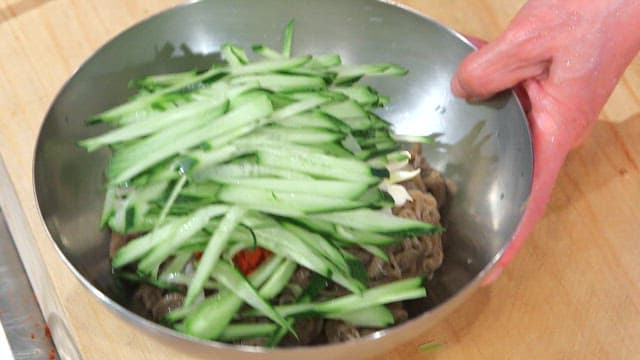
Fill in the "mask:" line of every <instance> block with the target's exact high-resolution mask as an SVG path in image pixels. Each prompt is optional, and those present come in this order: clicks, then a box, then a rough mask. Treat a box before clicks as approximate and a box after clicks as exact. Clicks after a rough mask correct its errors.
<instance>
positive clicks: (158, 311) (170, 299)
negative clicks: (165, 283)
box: [151, 292, 184, 321]
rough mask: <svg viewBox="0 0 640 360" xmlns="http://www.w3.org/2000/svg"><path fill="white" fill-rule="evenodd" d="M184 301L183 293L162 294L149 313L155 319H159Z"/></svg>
mask: <svg viewBox="0 0 640 360" xmlns="http://www.w3.org/2000/svg"><path fill="white" fill-rule="evenodd" d="M183 303H184V295H182V294H180V293H176V292H170V293H167V294H165V295H164V296H162V298H161V299H160V300H159V301H158V302H156V303H155V304H154V305H153V307H152V308H151V315H152V316H153V319H154V320H155V321H160V320H162V318H163V317H164V316H165V315H166V314H167V313H168V312H169V311H171V310H175V309H177V308H179V307H181V306H182V304H183Z"/></svg>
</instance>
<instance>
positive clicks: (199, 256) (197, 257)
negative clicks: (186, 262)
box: [193, 251, 202, 260]
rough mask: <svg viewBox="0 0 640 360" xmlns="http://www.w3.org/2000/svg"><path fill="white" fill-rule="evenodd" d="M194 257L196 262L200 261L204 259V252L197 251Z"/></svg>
mask: <svg viewBox="0 0 640 360" xmlns="http://www.w3.org/2000/svg"><path fill="white" fill-rule="evenodd" d="M193 257H194V258H195V259H196V260H200V259H201V258H202V251H196V252H194V253H193Z"/></svg>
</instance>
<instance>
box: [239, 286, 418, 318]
mask: <svg viewBox="0 0 640 360" xmlns="http://www.w3.org/2000/svg"><path fill="white" fill-rule="evenodd" d="M422 282H423V280H422V278H421V277H414V278H409V279H404V280H398V281H394V282H391V283H387V284H384V285H380V286H377V287H374V288H371V289H368V290H365V291H364V292H363V293H362V294H350V295H345V296H341V297H337V298H334V299H331V300H327V301H322V302H312V303H302V304H301V303H297V304H292V305H281V306H276V307H275V311H277V312H278V313H279V314H281V315H282V316H297V315H303V314H316V315H320V316H327V315H334V314H344V313H347V312H352V311H357V310H361V309H364V308H368V307H371V306H376V305H383V304H388V303H392V302H398V301H404V300H412V299H418V298H422V297H425V296H426V295H427V292H426V290H425V289H424V287H422ZM254 314H256V312H255V311H247V312H246V313H245V315H247V316H251V315H254Z"/></svg>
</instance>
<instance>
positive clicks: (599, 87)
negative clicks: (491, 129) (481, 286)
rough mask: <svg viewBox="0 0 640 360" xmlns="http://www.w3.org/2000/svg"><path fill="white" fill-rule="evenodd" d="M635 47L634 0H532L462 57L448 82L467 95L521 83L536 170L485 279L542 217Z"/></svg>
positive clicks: (639, 40) (638, 17) (639, 24)
mask: <svg viewBox="0 0 640 360" xmlns="http://www.w3.org/2000/svg"><path fill="white" fill-rule="evenodd" d="M639 49H640V0H530V1H529V2H527V3H526V4H525V6H524V7H523V8H522V9H521V10H520V12H519V13H518V14H517V15H516V17H515V18H514V19H513V21H512V22H511V24H510V25H509V27H508V28H507V29H506V31H505V32H504V33H502V34H501V35H500V36H499V37H498V38H497V39H495V40H494V41H492V42H490V43H488V44H486V45H484V46H482V47H481V48H480V49H479V50H478V51H476V52H474V53H472V54H470V55H469V56H468V57H467V58H465V59H464V60H463V62H462V63H461V64H460V67H459V68H458V71H457V73H456V74H455V76H454V78H453V80H452V83H451V87H452V90H453V92H454V94H456V95H458V96H461V97H465V98H467V99H469V100H481V99H485V98H488V97H490V96H492V95H493V94H495V93H496V92H499V91H501V90H505V89H508V88H511V87H515V86H518V85H522V88H523V89H524V92H525V93H526V97H528V99H525V104H524V105H525V107H526V109H525V110H526V111H527V115H528V117H529V125H530V127H531V132H532V136H533V151H534V172H533V186H532V191H531V197H530V198H529V201H528V203H527V208H526V209H525V213H524V217H523V219H522V221H521V222H520V224H519V225H518V228H517V230H516V233H515V235H514V238H513V241H512V242H511V244H510V245H509V247H508V248H507V250H506V251H505V254H504V256H503V257H502V258H501V259H500V261H499V263H498V264H497V266H496V267H495V268H494V270H493V271H492V273H491V274H490V275H489V276H488V277H487V278H486V279H487V280H486V282H485V283H490V282H492V281H493V280H495V279H496V278H497V277H498V275H499V274H500V273H501V271H502V269H503V268H504V267H505V266H506V265H507V264H508V263H509V262H510V261H511V260H512V259H513V257H514V255H515V254H516V252H517V251H518V250H519V249H520V247H521V246H522V243H523V242H524V239H525V238H526V237H527V236H528V235H529V234H530V233H531V231H532V230H533V227H534V225H535V224H536V222H537V221H538V220H539V219H540V218H541V217H542V214H543V212H544V208H545V206H546V204H547V203H548V201H549V197H550V195H551V191H552V189H553V185H554V183H555V181H556V178H557V175H558V172H559V171H560V168H561V166H562V164H563V163H564V160H565V158H566V155H567V153H568V152H569V151H570V150H571V149H572V148H573V147H575V146H577V145H578V144H579V143H580V142H581V141H582V140H583V139H584V138H585V137H586V135H587V134H588V133H589V130H590V129H591V127H592V125H593V123H594V122H595V121H596V119H597V118H598V115H599V113H600V111H601V110H602V108H603V106H604V104H605V102H606V101H607V99H608V98H609V96H610V95H611V92H612V91H613V89H614V87H615V85H616V84H617V82H618V80H619V79H620V77H621V76H622V74H623V72H624V70H625V69H626V67H627V66H628V65H629V63H630V62H631V61H632V60H633V58H634V56H635V55H636V54H637V52H638V50H639Z"/></svg>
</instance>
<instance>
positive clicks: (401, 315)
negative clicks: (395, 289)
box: [387, 302, 409, 324]
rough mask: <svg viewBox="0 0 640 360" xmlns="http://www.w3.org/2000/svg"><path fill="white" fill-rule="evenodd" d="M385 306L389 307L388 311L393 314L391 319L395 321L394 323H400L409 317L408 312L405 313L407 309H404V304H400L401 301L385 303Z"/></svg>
mask: <svg viewBox="0 0 640 360" xmlns="http://www.w3.org/2000/svg"><path fill="white" fill-rule="evenodd" d="M387 308H388V309H389V311H391V314H392V315H393V320H394V321H395V323H396V324H400V323H402V322H404V321H407V319H409V313H407V310H405V309H404V306H403V305H402V303H399V302H397V303H391V304H389V305H387Z"/></svg>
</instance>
